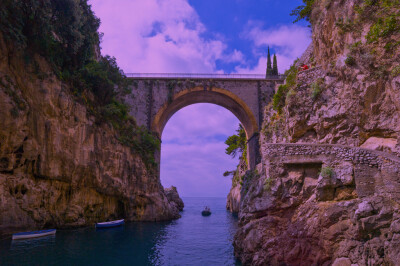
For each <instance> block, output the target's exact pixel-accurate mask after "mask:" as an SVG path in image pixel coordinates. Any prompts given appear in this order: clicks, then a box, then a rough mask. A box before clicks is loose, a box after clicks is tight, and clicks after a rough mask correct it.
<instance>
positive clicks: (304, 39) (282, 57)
mask: <svg viewBox="0 0 400 266" xmlns="http://www.w3.org/2000/svg"><path fill="white" fill-rule="evenodd" d="M242 37H243V38H246V39H249V40H251V41H252V42H253V44H254V49H253V53H254V54H255V55H256V56H257V55H258V56H261V49H263V50H264V52H265V49H266V47H267V46H270V48H274V50H275V51H276V56H277V57H278V68H279V70H280V72H281V73H282V72H284V71H285V70H287V69H289V67H290V65H292V64H293V61H294V60H296V59H297V58H298V57H300V56H301V55H302V54H303V52H304V51H305V50H306V49H307V47H308V45H309V44H310V42H311V32H310V29H309V28H308V27H302V26H298V25H289V26H288V25H282V26H280V27H278V28H274V29H263V28H262V24H260V23H256V22H249V24H248V26H247V29H246V30H245V31H244V32H243V33H242ZM266 65H267V57H265V56H264V57H260V58H259V60H258V64H257V65H256V66H255V67H253V68H250V67H248V66H244V67H243V66H239V67H236V72H238V73H264V72H265V67H266Z"/></svg>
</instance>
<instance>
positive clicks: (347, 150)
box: [262, 144, 400, 199]
mask: <svg viewBox="0 0 400 266" xmlns="http://www.w3.org/2000/svg"><path fill="white" fill-rule="evenodd" d="M262 153H263V156H264V158H268V159H267V160H269V162H270V163H271V162H272V163H276V162H278V163H279V164H289V163H291V164H294V163H297V164H302V163H303V164H306V163H313V162H316V163H318V162H319V163H322V164H323V165H325V166H330V167H333V168H335V166H336V167H338V168H340V165H341V164H342V163H343V162H350V163H351V165H352V166H353V168H354V170H353V172H354V173H353V174H354V177H355V182H356V189H357V192H358V196H359V197H363V196H369V195H373V194H374V193H378V194H381V195H383V194H385V195H388V196H390V197H391V198H396V199H400V158H399V157H397V156H395V155H392V154H390V153H385V152H380V151H375V150H368V149H362V148H358V147H348V146H343V145H334V144H266V145H264V146H263V149H262Z"/></svg>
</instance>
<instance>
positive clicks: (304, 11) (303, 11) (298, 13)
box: [290, 0, 315, 23]
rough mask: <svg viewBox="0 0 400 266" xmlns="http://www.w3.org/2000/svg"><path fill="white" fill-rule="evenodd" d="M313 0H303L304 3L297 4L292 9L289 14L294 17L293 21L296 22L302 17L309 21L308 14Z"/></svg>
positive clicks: (309, 14)
mask: <svg viewBox="0 0 400 266" xmlns="http://www.w3.org/2000/svg"><path fill="white" fill-rule="evenodd" d="M314 2H315V0H303V3H304V5H301V6H298V7H296V8H295V9H294V10H292V12H291V13H290V15H291V16H295V17H296V19H295V20H294V21H293V23H295V22H298V21H300V20H302V19H305V20H307V21H310V16H311V12H312V7H313V4H314Z"/></svg>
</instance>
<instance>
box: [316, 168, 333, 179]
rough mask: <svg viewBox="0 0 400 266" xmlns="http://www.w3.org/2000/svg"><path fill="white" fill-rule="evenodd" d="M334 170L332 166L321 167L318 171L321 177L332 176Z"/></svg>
mask: <svg viewBox="0 0 400 266" xmlns="http://www.w3.org/2000/svg"><path fill="white" fill-rule="evenodd" d="M334 173H335V172H334V170H333V168H332V167H322V168H321V172H320V173H319V174H320V175H321V176H322V177H325V178H327V177H332V176H333V174H334Z"/></svg>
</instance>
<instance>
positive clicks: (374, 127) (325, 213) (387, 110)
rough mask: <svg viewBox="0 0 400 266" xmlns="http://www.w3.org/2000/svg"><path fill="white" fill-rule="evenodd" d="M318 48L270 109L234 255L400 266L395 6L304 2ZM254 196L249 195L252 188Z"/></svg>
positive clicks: (262, 261) (399, 74)
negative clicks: (259, 161) (308, 8)
mask: <svg viewBox="0 0 400 266" xmlns="http://www.w3.org/2000/svg"><path fill="white" fill-rule="evenodd" d="M308 2H309V4H310V5H311V10H312V12H310V14H309V18H310V22H311V25H312V39H313V40H312V45H311V46H310V49H309V51H308V52H307V55H305V56H304V57H302V58H301V60H302V61H303V62H305V63H307V64H309V65H311V66H312V68H311V69H310V70H307V71H302V72H298V71H297V69H296V67H293V68H292V69H291V70H290V73H289V74H290V75H289V76H288V81H287V84H286V85H284V86H282V87H280V88H279V89H278V91H277V93H276V96H275V97H274V104H271V105H270V106H269V107H268V108H267V109H266V111H265V121H264V127H263V131H264V132H263V134H261V143H260V144H261V154H262V163H261V164H260V165H259V166H258V168H259V173H253V174H252V175H248V176H247V177H245V178H244V180H243V184H244V185H243V186H242V191H241V192H242V199H241V205H240V212H239V219H240V222H239V230H238V232H237V234H236V236H235V241H234V246H235V254H236V256H237V257H239V258H240V259H241V260H242V262H243V263H244V264H252V265H398V262H399V261H400V257H399V254H400V253H399V250H400V228H399V226H398V225H399V223H400V211H399V207H400V170H399V169H400V158H399V157H398V156H399V144H400V143H399V133H400V130H399V129H400V128H399V122H398V121H399V115H400V106H399V103H400V99H399V98H398V95H399V92H400V68H399V65H398V62H399V61H400V60H399V59H400V49H399V45H400V42H399V40H400V34H399V29H400V26H399V25H400V22H399V16H398V14H399V10H400V9H399V8H400V6H399V2H398V1H361V0H349V1H341V0H332V1H308ZM244 188H246V189H244Z"/></svg>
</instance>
